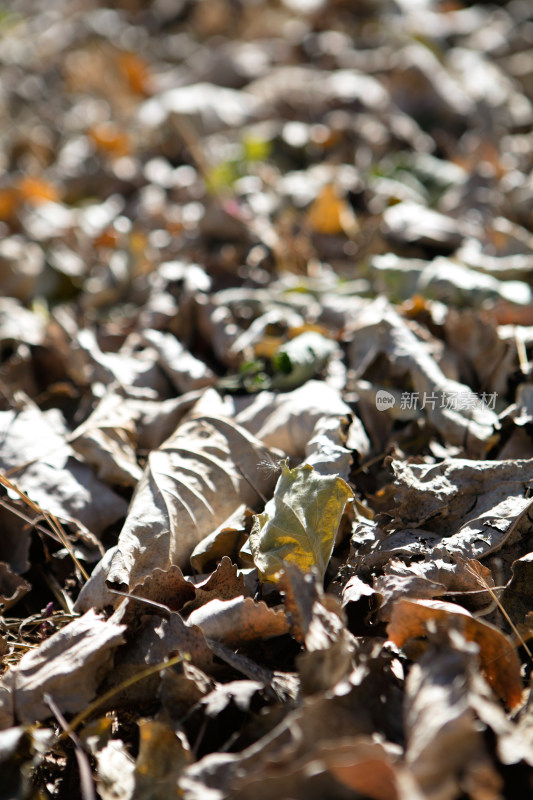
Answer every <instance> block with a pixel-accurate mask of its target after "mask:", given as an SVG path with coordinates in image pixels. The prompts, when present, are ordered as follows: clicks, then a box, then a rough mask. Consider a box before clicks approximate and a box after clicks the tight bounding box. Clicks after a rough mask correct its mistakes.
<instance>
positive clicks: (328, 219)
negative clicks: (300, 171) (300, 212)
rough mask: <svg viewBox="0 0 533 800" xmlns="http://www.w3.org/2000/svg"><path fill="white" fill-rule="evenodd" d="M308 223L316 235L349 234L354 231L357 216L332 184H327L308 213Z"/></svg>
mask: <svg viewBox="0 0 533 800" xmlns="http://www.w3.org/2000/svg"><path fill="white" fill-rule="evenodd" d="M307 221H308V223H309V225H310V227H311V228H312V230H313V231H314V232H315V233H326V234H337V233H349V232H350V231H351V230H353V229H354V227H355V225H356V222H355V215H354V213H353V211H352V208H351V206H350V204H349V203H348V202H347V200H345V199H344V198H343V197H341V196H340V195H339V193H338V192H337V190H336V189H335V187H334V186H333V185H332V184H326V186H324V187H323V188H322V190H321V191H320V193H319V195H318V197H317V198H316V200H315V201H314V202H313V203H312V204H311V208H310V209H309V211H308V212H307Z"/></svg>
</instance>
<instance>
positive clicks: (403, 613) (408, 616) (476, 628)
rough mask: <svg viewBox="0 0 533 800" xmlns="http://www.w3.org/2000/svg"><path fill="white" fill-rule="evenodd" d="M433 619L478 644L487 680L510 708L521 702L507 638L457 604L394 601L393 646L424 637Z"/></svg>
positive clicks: (390, 629) (517, 671) (514, 657)
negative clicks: (456, 630)
mask: <svg viewBox="0 0 533 800" xmlns="http://www.w3.org/2000/svg"><path fill="white" fill-rule="evenodd" d="M432 620H434V621H435V622H439V623H442V624H443V625H445V626H446V628H447V629H448V630H452V629H454V628H457V629H458V630H459V631H460V632H461V633H462V635H463V636H464V637H465V639H466V640H467V641H471V642H475V643H476V644H477V645H478V647H479V664H480V668H481V670H482V671H483V674H484V675H485V677H486V679H487V681H488V683H489V684H490V686H491V687H492V688H493V690H494V691H495V692H496V694H497V695H499V697H501V698H502V699H503V700H504V701H505V703H506V704H507V705H508V706H509V707H510V708H513V707H514V706H517V705H518V704H519V703H521V701H522V693H523V689H522V680H521V676H520V661H519V659H518V656H517V654H516V651H515V649H514V647H513V645H512V644H511V642H510V641H509V639H508V638H507V637H506V636H505V635H504V634H503V633H502V632H501V631H499V630H498V629H497V628H495V627H494V626H493V625H490V624H489V623H488V622H483V621H482V620H480V619H476V618H475V617H473V616H472V615H471V614H469V613H468V611H466V609H464V608H462V607H461V606H457V605H454V604H452V603H443V602H441V601H439V600H398V601H397V602H396V603H395V605H394V606H393V608H392V611H391V620H390V622H389V624H388V625H387V634H388V636H389V638H390V639H391V641H393V642H394V644H395V645H397V647H403V645H404V644H405V643H406V642H407V641H408V640H409V639H412V638H418V637H421V636H424V635H425V633H426V626H427V623H428V622H430V621H432Z"/></svg>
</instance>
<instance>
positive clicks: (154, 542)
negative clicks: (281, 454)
mask: <svg viewBox="0 0 533 800" xmlns="http://www.w3.org/2000/svg"><path fill="white" fill-rule="evenodd" d="M268 457H270V451H269V450H268V449H267V448H265V447H264V446H263V445H262V444H261V443H260V442H258V441H257V440H256V439H254V438H253V437H252V436H251V435H250V434H248V433H247V432H246V431H245V430H244V429H242V428H239V427H238V426H236V425H234V424H233V423H231V422H230V421H228V420H225V419H223V418H211V417H197V418H195V419H192V420H188V421H186V422H183V423H182V424H181V425H179V426H178V428H177V429H176V431H175V433H174V434H173V435H172V436H171V437H170V438H169V439H167V441H166V442H165V443H164V444H163V445H162V446H161V447H160V448H159V449H158V450H156V451H154V452H152V453H150V455H149V457H148V463H147V466H146V469H145V472H144V476H143V478H142V480H141V481H140V483H139V485H138V487H137V490H136V492H135V495H134V497H133V500H132V503H131V506H130V510H129V513H128V516H127V519H126V522H125V525H124V528H123V529H122V532H121V534H120V536H119V540H118V545H117V547H116V549H115V550H114V551H113V553H112V554H109V553H108V554H107V557H106V559H105V562H104V564H103V571H104V573H107V580H108V582H109V583H110V584H113V585H117V586H119V587H120V586H122V587H124V586H126V587H127V588H128V587H131V586H132V585H134V584H135V583H138V582H139V581H141V580H142V579H143V578H144V577H145V576H147V575H149V574H150V573H151V572H152V571H153V570H154V569H156V568H160V569H168V567H169V566H170V565H172V564H176V565H178V566H180V567H181V568H185V567H186V566H187V564H188V560H189V557H190V555H191V553H192V551H193V549H194V547H195V545H196V544H197V543H198V542H199V541H201V540H202V539H203V538H204V536H206V535H207V534H208V533H210V532H211V531H213V530H214V529H215V528H216V527H217V525H219V524H220V523H222V522H224V520H226V519H227V518H228V516H229V515H230V514H231V513H232V512H233V511H234V510H235V509H237V508H238V507H239V506H240V505H241V503H242V502H243V501H244V502H245V503H250V504H253V503H256V502H257V499H258V493H263V492H267V493H268V492H269V490H270V488H271V487H272V485H273V483H274V482H275V476H274V475H271V474H268V473H264V472H261V471H260V470H259V469H258V463H259V462H260V461H261V460H262V459H264V458H268ZM109 562H110V565H109V566H107V565H108V564H109ZM97 580H100V581H101V577H100V578H98V577H97V576H95V578H94V579H93V578H91V580H89V582H88V583H87V584H86V586H85V587H84V591H83V592H82V594H81V595H80V598H79V600H78V604H83V603H85V599H84V595H88V594H89V593H90V592H92V590H93V588H94V587H93V585H92V584H93V583H94V582H96V581H97ZM97 600H98V596H96V597H95V598H93V602H94V601H97ZM80 607H83V605H81V606H80Z"/></svg>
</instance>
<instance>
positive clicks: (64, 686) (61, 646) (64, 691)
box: [2, 611, 125, 723]
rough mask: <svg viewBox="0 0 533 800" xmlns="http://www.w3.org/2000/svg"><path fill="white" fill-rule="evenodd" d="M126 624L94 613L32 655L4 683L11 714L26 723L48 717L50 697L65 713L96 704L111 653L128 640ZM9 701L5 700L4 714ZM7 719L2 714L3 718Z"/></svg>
mask: <svg viewBox="0 0 533 800" xmlns="http://www.w3.org/2000/svg"><path fill="white" fill-rule="evenodd" d="M124 630H125V626H124V625H120V624H117V623H116V622H114V621H112V620H109V621H107V622H106V621H105V620H104V619H103V618H102V617H101V616H99V615H98V614H96V613H95V612H94V611H88V612H87V613H86V614H85V615H84V616H83V617H80V618H79V619H75V620H73V621H72V622H70V623H69V624H68V625H66V626H65V627H64V628H61V630H59V631H58V632H57V633H55V634H54V635H53V636H51V637H50V638H49V639H47V640H46V641H45V642H43V643H42V644H41V645H40V646H39V647H37V648H36V649H34V650H29V651H28V652H27V653H25V654H24V655H23V657H22V659H21V660H20V662H19V663H18V664H17V665H16V666H14V667H12V668H11V670H10V671H9V672H8V673H7V675H6V676H4V678H3V679H2V684H3V686H4V687H5V688H7V689H8V692H9V695H11V697H10V700H11V703H12V715H13V717H12V718H14V719H18V720H19V721H20V722H23V723H32V722H34V721H35V720H36V719H39V720H42V719H46V718H47V717H49V716H50V713H51V712H50V709H49V708H48V706H47V705H46V703H45V702H44V700H43V697H44V695H45V694H49V695H51V696H52V698H53V699H54V700H55V702H56V703H57V705H58V706H59V708H60V709H61V710H62V711H70V712H76V711H81V709H83V708H85V706H86V705H87V704H88V703H89V702H90V701H91V700H92V699H93V697H94V695H95V692H96V688H97V686H98V683H99V682H100V681H101V680H102V678H103V677H104V675H105V672H106V670H107V669H108V668H109V667H110V666H111V662H112V655H113V651H114V650H115V649H116V648H117V646H118V645H119V644H121V643H122V642H123V641H124V638H123V633H124ZM6 702H8V698H7V697H5V696H3V697H2V712H6V710H7V708H6ZM3 716H4V715H3V714H2V717H3Z"/></svg>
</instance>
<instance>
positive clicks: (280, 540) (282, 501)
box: [250, 462, 353, 581]
mask: <svg viewBox="0 0 533 800" xmlns="http://www.w3.org/2000/svg"><path fill="white" fill-rule="evenodd" d="M352 497H353V492H352V490H351V489H350V487H349V486H348V484H347V483H346V481H343V479H342V478H341V477H339V476H338V475H320V473H318V472H316V471H315V470H314V469H313V467H311V466H310V465H309V464H302V465H300V466H299V467H296V468H295V469H290V468H289V466H288V464H287V462H284V463H283V464H282V474H281V476H280V478H279V480H278V483H277V485H276V489H275V492H274V497H273V498H272V500H270V501H269V502H268V503H267V504H266V506H265V510H264V512H263V513H262V514H258V515H256V517H255V521H254V524H253V528H252V532H251V534H250V548H251V551H252V555H253V559H254V563H255V565H256V567H257V568H258V570H259V572H260V573H261V575H262V577H263V579H265V580H270V581H275V580H276V579H277V573H279V572H280V570H281V569H282V568H283V566H284V563H291V564H296V565H297V566H299V567H300V569H302V570H303V571H304V572H309V571H310V570H311V569H313V568H315V569H316V570H317V571H318V573H319V574H320V576H321V577H322V578H323V577H324V575H325V572H326V568H327V566H328V563H329V559H330V558H331V553H332V551H333V546H334V544H335V537H336V535H337V529H338V527H339V523H340V521H341V517H342V514H343V512H344V508H345V506H346V503H347V502H348V500H350V499H351V498H352Z"/></svg>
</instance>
